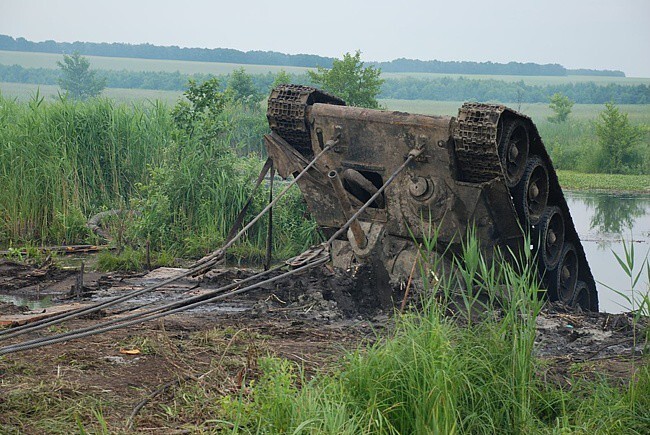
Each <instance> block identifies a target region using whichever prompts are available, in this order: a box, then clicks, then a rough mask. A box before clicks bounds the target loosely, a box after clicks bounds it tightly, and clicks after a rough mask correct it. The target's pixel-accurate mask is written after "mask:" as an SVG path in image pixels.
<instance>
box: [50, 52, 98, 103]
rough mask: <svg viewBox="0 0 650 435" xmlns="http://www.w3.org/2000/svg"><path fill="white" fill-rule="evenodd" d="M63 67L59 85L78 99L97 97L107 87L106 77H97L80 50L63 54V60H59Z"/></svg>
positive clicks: (60, 65) (59, 64)
mask: <svg viewBox="0 0 650 435" xmlns="http://www.w3.org/2000/svg"><path fill="white" fill-rule="evenodd" d="M57 65H58V66H59V68H61V78H60V79H59V86H61V88H62V89H63V90H65V91H66V92H67V93H68V94H70V96H71V97H72V98H74V99H76V100H85V99H87V98H92V97H96V96H98V95H99V94H101V93H102V91H103V90H104V88H105V87H106V79H104V78H99V77H96V75H95V74H96V72H95V71H92V70H90V62H89V61H88V59H86V58H85V57H83V56H81V55H80V54H79V52H77V51H75V52H74V53H73V54H72V55H71V56H68V55H67V54H64V55H63V62H57Z"/></svg>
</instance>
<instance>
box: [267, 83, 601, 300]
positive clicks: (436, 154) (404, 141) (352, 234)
mask: <svg viewBox="0 0 650 435" xmlns="http://www.w3.org/2000/svg"><path fill="white" fill-rule="evenodd" d="M267 118H268V120H269V125H270V127H271V130H272V133H271V134H269V135H267V136H265V144H266V148H267V151H268V154H269V156H270V157H271V158H272V160H273V162H274V165H275V167H276V169H277V171H278V173H279V174H280V175H281V176H283V177H289V176H290V175H292V174H297V173H299V172H300V171H302V170H303V169H304V168H305V167H306V166H307V165H308V164H309V162H310V161H311V160H312V159H313V158H314V156H315V155H317V154H318V153H320V152H321V151H322V150H323V149H325V148H326V147H327V148H328V152H327V153H324V154H323V157H322V158H321V159H319V160H318V161H317V162H316V163H315V164H314V165H313V167H312V168H311V169H309V171H308V172H306V174H305V176H303V177H301V179H300V180H299V181H298V186H299V188H300V190H301V191H302V194H303V196H304V198H305V201H306V202H307V206H308V209H309V211H310V212H311V214H312V216H313V217H314V218H315V219H316V220H317V222H318V224H319V226H320V227H321V229H322V230H323V232H324V234H326V235H327V236H328V237H329V236H330V235H332V234H334V233H336V232H337V230H339V229H340V228H341V227H342V226H343V225H345V223H346V222H347V221H348V220H349V219H350V217H351V216H352V215H353V214H354V212H355V211H357V210H359V208H360V207H361V206H362V205H363V204H365V203H366V202H367V201H369V200H370V199H371V197H372V196H375V197H376V199H375V200H374V201H373V202H372V203H370V205H369V206H368V207H367V208H366V209H365V210H364V211H363V212H362V213H361V214H360V215H359V216H358V217H357V218H356V219H354V222H353V225H351V227H350V230H349V231H348V232H347V234H345V233H344V234H343V235H342V236H340V237H338V238H337V239H336V240H334V241H333V243H332V246H331V252H332V259H333V263H334V265H335V266H338V267H343V268H347V267H350V266H351V264H352V263H368V264H372V265H374V266H373V270H375V271H376V272H377V273H378V274H386V275H387V276H386V279H393V280H401V279H405V278H407V277H408V275H409V274H410V272H411V270H412V266H413V264H414V261H415V258H416V256H417V253H418V244H419V237H420V236H419V235H421V234H433V233H434V232H435V233H436V235H437V246H438V248H437V249H438V250H439V252H440V255H441V256H443V257H444V258H443V263H444V262H445V261H446V262H447V263H448V265H450V264H451V256H453V255H454V254H456V253H459V252H460V250H461V243H462V239H463V237H464V235H466V234H467V232H468V230H469V229H470V228H471V229H472V230H473V231H474V232H475V234H476V236H477V237H478V239H479V240H480V243H481V250H482V252H483V253H484V255H485V256H486V257H487V258H488V259H490V258H492V257H493V255H494V253H495V252H496V251H497V250H499V251H500V252H509V253H512V254H514V255H515V256H516V255H517V253H518V252H520V250H521V249H522V248H523V245H524V243H525V242H524V240H525V237H524V233H525V232H526V231H530V235H531V237H530V240H531V241H532V243H533V250H534V252H535V253H536V257H537V258H538V262H539V268H538V269H539V273H540V276H541V282H542V284H543V285H544V286H545V287H546V289H547V292H546V295H547V296H546V297H548V299H550V300H561V301H563V302H565V303H567V304H571V305H576V306H580V307H582V308H583V309H586V310H591V311H597V310H598V295H597V293H596V286H595V282H594V279H593V275H592V273H591V270H590V269H589V264H588V263H587V259H586V257H585V253H584V250H583V248H582V245H581V243H580V239H579V237H578V234H577V232H576V230H575V226H574V224H573V221H572V218H571V214H570V212H569V208H568V206H567V203H566V200H565V198H564V195H563V193H562V189H561V188H560V186H559V183H558V180H557V176H556V174H555V170H554V169H553V165H552V163H551V160H550V158H549V156H548V153H547V152H546V149H545V148H544V144H543V143H542V139H541V137H540V135H539V133H538V131H537V128H536V127H535V125H534V123H533V122H532V121H531V119H530V118H528V117H527V116H525V115H522V114H520V113H517V112H515V111H513V110H511V109H508V108H507V107H505V106H502V105H493V104H480V103H465V104H464V105H463V106H462V107H461V108H460V109H459V112H458V116H457V117H449V116H428V115H417V114H410V113H403V112H394V111H381V110H371V109H364V108H357V107H348V106H346V105H345V103H344V102H343V101H342V100H340V99H338V98H336V97H335V96H332V95H329V94H327V93H325V92H322V91H320V90H317V89H315V88H310V87H305V86H299V85H282V86H279V87H277V88H275V89H274V90H273V91H272V93H271V95H270V97H269V102H268V111H267ZM414 152H415V153H414ZM409 155H413V156H416V157H415V158H414V159H412V160H411V161H410V162H409V165H408V166H407V167H406V169H405V170H403V171H402V172H400V173H399V174H398V175H397V176H396V177H395V178H394V180H393V182H392V183H390V184H389V185H388V186H384V183H386V181H387V179H388V177H389V176H391V174H393V172H394V171H395V168H398V167H400V165H402V164H403V163H404V161H405V159H407V157H408V156H409ZM382 186H384V187H383V189H385V190H383V191H382V192H381V194H380V195H376V193H377V191H378V190H381V189H382Z"/></svg>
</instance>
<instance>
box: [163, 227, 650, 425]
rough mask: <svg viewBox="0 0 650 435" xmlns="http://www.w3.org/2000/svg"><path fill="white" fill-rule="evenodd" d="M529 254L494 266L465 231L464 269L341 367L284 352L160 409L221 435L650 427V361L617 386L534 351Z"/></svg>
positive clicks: (427, 258)
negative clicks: (560, 367) (559, 369)
mask: <svg viewBox="0 0 650 435" xmlns="http://www.w3.org/2000/svg"><path fill="white" fill-rule="evenodd" d="M432 242H433V243H435V240H432ZM425 245H427V246H429V243H425ZM431 254H432V252H431V251H426V250H425V252H423V257H422V261H421V263H420V264H421V274H422V276H423V277H430V276H431V275H430V270H435V269H436V264H435V261H433V263H432V262H431V259H434V258H435V257H434V256H431ZM532 263H533V260H532V259H531V257H530V255H526V258H524V259H522V260H521V262H520V263H519V264H518V265H517V266H513V265H510V264H508V263H505V262H500V263H499V264H498V265H496V264H488V263H486V262H485V261H484V259H483V258H482V257H481V254H480V251H479V249H478V243H477V240H476V239H475V238H473V237H472V236H470V237H469V241H468V242H467V243H466V244H465V250H464V253H463V254H462V256H461V257H460V258H459V259H458V261H457V262H456V265H457V266H458V273H457V275H456V276H455V277H454V276H450V277H448V278H444V277H442V279H439V280H436V281H435V282H431V283H429V284H430V285H431V288H430V289H429V293H428V295H429V297H428V298H426V299H424V301H423V307H421V308H420V309H419V310H418V311H416V312H413V313H409V314H406V315H404V316H400V317H398V318H397V319H396V325H395V328H394V330H393V332H392V333H389V335H388V336H385V337H381V338H379V339H378V340H377V341H376V342H375V343H374V344H371V345H366V346H362V347H360V348H359V349H358V350H357V351H355V352H352V353H349V354H348V355H347V356H346V358H345V359H344V360H343V362H342V364H341V366H340V367H338V368H333V369H331V370H330V372H328V373H321V374H318V375H317V376H316V377H315V378H313V379H311V380H308V379H306V377H305V376H304V375H303V374H302V372H301V369H300V367H298V366H296V365H295V364H293V363H291V362H289V361H287V360H282V359H278V358H262V359H261V360H260V363H259V369H260V371H261V375H260V376H259V378H257V379H255V380H254V381H252V382H250V383H249V384H248V388H245V389H243V391H241V392H238V393H236V394H231V395H224V396H221V397H219V396H217V397H215V396H214V392H211V391H210V390H209V389H207V388H196V387H197V386H198V385H197V384H193V385H184V386H182V387H181V388H179V389H178V390H177V391H175V394H174V397H173V399H172V404H171V405H162V406H161V407H162V408H163V409H167V408H168V407H169V408H170V409H173V411H174V413H173V415H174V417H175V418H178V416H182V415H184V414H186V413H188V412H191V411H192V410H193V409H194V408H195V407H194V406H193V404H195V403H200V404H202V406H203V407H202V408H201V413H202V414H203V415H207V416H209V417H207V418H205V417H204V420H203V422H201V421H200V420H199V421H198V422H197V421H196V420H197V419H196V417H195V420H194V421H195V426H191V428H192V429H193V430H195V431H210V432H214V433H219V431H220V430H227V431H229V432H232V433H246V434H248V433H256V434H264V433H269V434H271V433H273V434H275V433H294V434H299V433H318V434H411V433H414V434H415V433H417V434H420V433H427V434H429V433H430V434H437V433H441V434H453V433H472V434H474V433H477V434H482V433H485V434H491V433H522V434H523V433H548V434H560V433H584V434H587V433H634V434H642V433H647V430H648V428H649V427H650V418H649V417H648V415H650V400H649V397H650V396H649V393H650V371H649V370H648V366H647V359H645V360H642V361H640V362H639V363H638V366H637V369H638V371H637V372H636V375H635V376H632V377H631V379H630V380H629V381H628V383H626V385H622V386H621V385H616V384H614V383H610V381H608V380H607V378H605V377H595V378H593V379H592V380H587V379H581V378H580V377H579V375H578V376H575V377H572V376H571V375H567V379H566V380H565V382H562V383H560V382H558V383H553V381H550V382H547V381H546V379H545V378H544V377H543V375H542V373H544V370H543V363H541V362H540V361H539V360H538V359H537V358H536V357H535V356H534V354H533V348H534V342H535V336H536V318H537V315H538V313H539V311H540V308H541V302H540V301H539V300H538V299H537V292H538V284H537V282H536V279H534V278H533V277H534V276H535V274H536V272H535V268H534V267H532V266H531V264H532ZM429 268H431V269H429ZM515 269H517V270H518V271H520V272H517V271H515ZM425 282H427V281H426V279H425ZM456 282H467V283H468V284H469V288H479V289H480V290H481V291H482V292H483V295H485V296H487V298H486V299H487V301H488V302H482V301H485V300H486V299H479V298H478V297H477V293H475V294H474V295H472V294H468V292H467V291H463V290H460V292H462V296H461V299H462V302H461V303H460V305H461V306H462V308H460V309H459V308H458V305H450V304H451V303H452V302H451V301H452V300H454V301H458V294H457V293H456V290H455V289H456V288H457V285H455V284H454V283H456ZM470 293H474V292H470ZM433 295H436V297H435V298H434V297H433ZM452 306H453V307H456V308H454V309H453V311H454V312H455V314H451V315H450V314H449V313H450V311H449V310H448V309H449V307H452ZM473 312H475V313H480V314H479V315H478V316H474V315H471V314H470V315H469V316H468V315H467V314H468V313H473ZM560 384H562V385H560ZM211 403H212V405H211Z"/></svg>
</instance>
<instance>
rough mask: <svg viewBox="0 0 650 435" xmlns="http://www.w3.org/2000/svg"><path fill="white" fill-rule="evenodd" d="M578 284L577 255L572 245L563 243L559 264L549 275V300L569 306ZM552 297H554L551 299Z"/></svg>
mask: <svg viewBox="0 0 650 435" xmlns="http://www.w3.org/2000/svg"><path fill="white" fill-rule="evenodd" d="M577 283H578V255H577V254H576V250H575V248H574V247H573V244H572V243H565V244H564V248H563V249H562V255H560V262H559V263H558V265H557V267H556V268H555V269H553V270H552V271H551V273H550V280H549V292H551V295H550V296H551V300H554V299H555V300H559V301H562V302H564V303H567V304H570V303H572V302H573V299H574V293H575V291H576V284H577ZM553 296H555V297H554V298H553Z"/></svg>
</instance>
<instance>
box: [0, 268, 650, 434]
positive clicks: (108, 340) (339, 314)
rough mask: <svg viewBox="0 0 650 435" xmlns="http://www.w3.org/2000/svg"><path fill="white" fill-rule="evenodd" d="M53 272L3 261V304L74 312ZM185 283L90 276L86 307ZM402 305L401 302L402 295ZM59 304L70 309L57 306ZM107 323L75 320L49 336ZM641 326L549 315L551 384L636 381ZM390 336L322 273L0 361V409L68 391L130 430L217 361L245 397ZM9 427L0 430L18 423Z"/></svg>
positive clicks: (349, 288)
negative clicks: (31, 389) (31, 393)
mask: <svg viewBox="0 0 650 435" xmlns="http://www.w3.org/2000/svg"><path fill="white" fill-rule="evenodd" d="M43 272H44V271H43V270H42V269H39V268H33V267H32V268H29V267H25V266H23V265H19V264H13V263H9V262H4V263H2V264H0V293H2V294H5V295H6V294H17V295H22V296H26V295H27V294H29V293H30V292H33V291H34V289H35V288H36V287H38V289H39V291H40V292H41V294H49V295H50V296H51V297H53V298H54V301H55V303H70V302H71V300H69V299H68V298H69V295H67V293H68V292H69V290H70V288H71V286H73V285H74V282H75V279H76V278H75V276H74V273H72V272H61V271H57V270H56V269H52V270H51V271H50V270H46V271H45V273H43ZM174 273H177V270H176V269H160V270H157V271H154V272H152V273H150V274H147V275H135V276H134V275H130V276H124V275H101V274H96V273H95V274H89V275H87V276H86V279H85V280H84V289H85V296H84V298H83V299H82V301H81V302H87V303H91V302H96V301H101V300H105V299H106V298H108V297H111V296H115V295H116V294H119V293H121V292H125V291H130V290H132V289H137V288H142V287H143V286H146V285H150V284H152V283H155V282H159V281H160V280H162V279H164V278H165V277H168V276H170V275H173V274H174ZM251 273H252V272H251V271H250V270H246V269H236V268H228V269H220V270H216V271H212V272H210V273H209V274H208V275H206V276H205V277H204V279H202V280H197V279H183V280H180V281H178V282H176V283H173V284H172V285H168V286H165V287H162V288H161V289H158V290H156V291H155V292H152V293H151V294H147V295H143V296H141V297H139V298H138V299H136V300H134V301H132V302H130V303H129V304H127V305H125V306H119V307H115V308H114V309H110V310H108V311H107V312H104V313H103V314H104V315H105V316H106V317H104V319H106V318H110V316H111V315H114V314H115V313H116V312H119V311H121V310H124V309H125V308H132V307H133V306H134V305H141V304H146V303H148V304H155V303H160V301H173V300H177V299H180V298H183V297H187V296H189V295H197V294H201V292H206V291H209V290H210V289H213V288H217V287H219V286H220V285H224V284H226V283H230V282H233V281H234V280H238V279H242V278H244V277H246V276H249V275H250V274H251ZM35 286H36V287H35ZM394 297H395V299H396V300H398V301H401V295H400V294H398V293H396V294H395V295H394ZM56 298H63V299H62V300H61V301H59V302H57V300H56ZM77 302H78V301H77ZM39 310H40V311H42V309H39ZM39 310H37V311H39ZM45 310H46V311H47V310H48V308H46V309H45ZM27 313H28V312H27V311H25V308H21V307H16V306H15V305H13V304H7V303H0V320H1V319H2V317H3V315H4V316H9V315H13V316H14V317H15V316H18V317H20V316H23V317H27ZM98 321H99V320H98V319H76V320H73V321H70V322H68V323H65V324H64V325H62V326H56V327H54V328H52V329H51V330H50V331H49V332H48V333H53V332H60V331H63V330H66V329H74V328H78V327H83V326H87V325H90V324H94V323H96V322H98ZM632 324H633V323H632V321H631V315H629V314H620V315H608V314H605V313H591V314H585V313H577V312H574V311H570V310H568V309H566V308H565V307H563V306H559V305H553V306H549V307H547V308H546V309H545V310H544V312H543V313H542V315H541V316H540V317H539V319H538V338H537V347H536V353H537V354H538V355H539V356H540V357H541V358H543V360H545V361H547V362H548V364H547V365H546V368H545V369H544V370H545V376H547V378H549V379H552V380H554V381H557V382H562V381H563V379H565V375H567V373H568V372H569V371H571V372H572V373H573V374H575V373H576V371H578V372H580V373H584V375H585V376H592V375H593V374H595V373H601V374H608V375H611V376H613V377H615V378H621V379H629V378H630V376H631V374H632V372H633V370H634V362H635V361H637V360H639V359H640V358H641V354H642V349H641V348H640V347H638V346H637V347H634V346H633V338H634V335H635V332H634V330H633V327H632ZM391 325H392V320H391V318H390V317H389V316H388V315H387V313H386V312H385V311H382V310H381V308H380V307H378V306H377V305H376V304H375V303H373V301H372V300H370V299H369V298H368V294H367V291H365V290H364V289H363V285H360V284H359V283H358V282H355V279H354V278H353V277H351V276H349V275H348V274H346V273H343V272H340V271H333V270H332V269H330V268H328V267H320V268H319V269H317V270H313V271H310V272H309V273H305V274H302V275H298V276H296V277H291V279H289V280H285V281H280V282H279V283H276V284H274V285H272V286H268V287H266V288H261V289H257V290H254V291H252V292H250V293H247V294H243V295H239V296H237V297H235V298H233V299H229V300H226V301H223V302H221V303H217V304H210V305H206V306H204V307H200V308H197V309H194V310H192V311H188V312H185V313H182V314H178V315H173V316H169V317H167V318H164V319H163V320H158V321H154V322H150V323H146V324H142V325H140V326H137V327H131V328H127V329H121V330H117V331H112V332H110V333H107V334H103V335H98V336H92V337H88V338H83V339H80V340H75V341H70V342H65V343H60V344H57V345H53V346H50V347H45V348H40V349H34V350H29V351H25V352H22V353H16V354H11V355H7V356H5V357H0V409H1V408H2V407H3V400H4V399H3V397H4V396H5V394H7V393H9V392H11V391H16V389H20V388H23V387H24V385H25V383H34V382H59V381H65V382H67V384H66V385H67V387H66V388H69V389H72V390H73V391H76V392H83V393H84V394H90V395H92V396H94V397H97V398H101V399H102V400H106V401H108V402H111V403H114V404H115V406H113V407H112V408H111V409H110V411H108V415H107V418H108V419H110V420H112V421H122V420H124V419H125V418H126V416H128V415H129V413H130V412H131V410H132V409H133V406H134V404H135V403H137V402H138V401H139V400H141V399H143V398H144V397H146V396H147V395H148V394H149V393H150V392H152V391H155V390H156V389H158V388H159V387H160V386H161V385H165V384H166V383H169V382H170V381H171V382H174V381H176V380H179V379H202V378H201V376H204V375H205V374H206V373H213V372H214V370H215V361H217V362H219V364H217V365H218V367H219V369H218V370H219V373H220V376H221V377H220V379H221V382H222V383H223V388H228V385H230V386H231V387H232V386H233V385H232V384H233V383H234V384H237V382H239V384H240V386H241V382H242V379H243V378H245V377H249V376H254V373H255V370H256V366H255V361H256V359H257V357H258V356H260V355H267V354H268V355H276V356H279V357H283V358H287V359H290V360H293V361H296V362H298V363H300V364H301V365H302V366H303V367H304V369H305V371H306V373H307V374H311V373H314V372H317V371H319V370H323V369H327V368H328V367H330V366H331V364H332V363H334V362H335V361H337V360H338V359H339V357H340V355H341V354H342V352H343V351H344V350H345V349H353V348H355V347H356V346H357V345H358V344H359V343H361V342H363V341H372V340H375V339H376V337H380V336H382V334H386V333H387V332H386V330H390V328H391ZM637 333H638V331H637ZM33 337H36V335H28V336H26V338H33ZM19 338H23V337H17V338H14V339H10V340H6V341H2V342H1V343H0V344H2V346H5V345H7V344H11V343H16V342H18V339H19ZM128 351H133V352H132V353H133V354H130V353H131V352H128ZM226 380H227V381H226ZM220 385H221V384H220ZM235 387H236V385H235ZM161 400H164V399H161ZM8 415H9V414H8ZM146 416H147V413H144V414H143V417H142V418H143V419H144V420H145V421H144V422H143V421H140V423H139V424H140V426H142V425H143V424H145V422H146V418H147V417H146ZM2 419H3V417H0V423H3V424H12V422H11V421H9V422H8V421H4V422H3V421H1V420H2ZM145 425H146V424H145ZM23 429H24V430H25V431H27V432H29V431H30V430H29V427H23Z"/></svg>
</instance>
